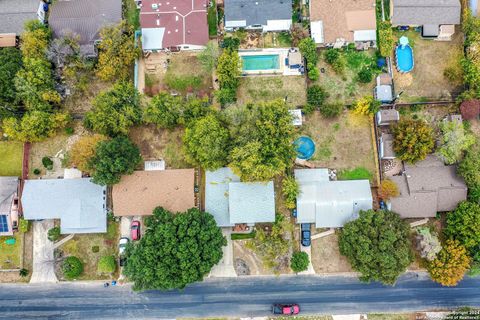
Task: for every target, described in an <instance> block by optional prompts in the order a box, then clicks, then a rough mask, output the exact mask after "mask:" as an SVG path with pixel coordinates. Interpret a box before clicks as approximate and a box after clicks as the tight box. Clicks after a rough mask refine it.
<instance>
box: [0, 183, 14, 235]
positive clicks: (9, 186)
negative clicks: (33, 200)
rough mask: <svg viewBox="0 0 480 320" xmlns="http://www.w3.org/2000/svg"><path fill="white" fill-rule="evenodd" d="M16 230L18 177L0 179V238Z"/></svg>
mask: <svg viewBox="0 0 480 320" xmlns="http://www.w3.org/2000/svg"><path fill="white" fill-rule="evenodd" d="M17 228H18V177H0V236H8V235H12V234H13V230H16V229H17Z"/></svg>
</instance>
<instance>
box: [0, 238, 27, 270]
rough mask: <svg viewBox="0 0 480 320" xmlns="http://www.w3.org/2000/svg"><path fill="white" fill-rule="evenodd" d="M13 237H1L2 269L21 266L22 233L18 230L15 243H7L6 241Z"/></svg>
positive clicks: (0, 259)
mask: <svg viewBox="0 0 480 320" xmlns="http://www.w3.org/2000/svg"><path fill="white" fill-rule="evenodd" d="M10 238H12V237H10V236H7V237H0V269H16V268H20V267H21V265H20V264H21V257H22V241H23V238H22V234H21V233H20V232H16V233H15V235H14V236H13V238H15V244H14V245H11V244H6V243H5V241H6V240H7V239H10Z"/></svg>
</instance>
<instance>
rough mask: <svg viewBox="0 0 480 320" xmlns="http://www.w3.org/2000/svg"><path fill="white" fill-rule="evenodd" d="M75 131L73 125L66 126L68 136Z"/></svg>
mask: <svg viewBox="0 0 480 320" xmlns="http://www.w3.org/2000/svg"><path fill="white" fill-rule="evenodd" d="M74 132H75V129H74V128H72V127H66V128H65V134H66V135H68V136H71V135H72V134H74Z"/></svg>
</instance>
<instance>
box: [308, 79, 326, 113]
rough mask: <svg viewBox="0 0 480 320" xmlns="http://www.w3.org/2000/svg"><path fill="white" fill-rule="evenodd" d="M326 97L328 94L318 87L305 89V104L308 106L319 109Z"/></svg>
mask: <svg viewBox="0 0 480 320" xmlns="http://www.w3.org/2000/svg"><path fill="white" fill-rule="evenodd" d="M327 97H328V93H327V92H326V91H325V89H323V88H322V87H321V86H319V85H316V84H315V85H313V86H311V87H309V88H308V89H307V103H308V104H309V105H312V106H315V107H317V108H318V107H320V106H321V105H322V104H323V103H324V102H325V99H326V98H327Z"/></svg>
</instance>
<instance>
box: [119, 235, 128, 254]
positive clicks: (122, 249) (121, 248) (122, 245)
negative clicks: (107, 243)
mask: <svg viewBox="0 0 480 320" xmlns="http://www.w3.org/2000/svg"><path fill="white" fill-rule="evenodd" d="M129 241H130V239H128V238H127V237H122V238H120V240H119V241H118V255H119V256H121V255H123V253H124V252H125V247H126V246H127V243H128V242H129Z"/></svg>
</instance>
